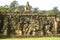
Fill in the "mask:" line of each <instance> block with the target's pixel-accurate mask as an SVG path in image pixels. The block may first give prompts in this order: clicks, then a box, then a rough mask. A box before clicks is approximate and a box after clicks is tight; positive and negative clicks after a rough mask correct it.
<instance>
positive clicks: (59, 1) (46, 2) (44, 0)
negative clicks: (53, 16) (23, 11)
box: [0, 0, 60, 10]
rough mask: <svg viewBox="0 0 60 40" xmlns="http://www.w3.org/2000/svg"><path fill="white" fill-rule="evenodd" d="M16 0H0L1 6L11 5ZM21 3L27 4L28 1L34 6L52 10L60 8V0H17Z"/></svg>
mask: <svg viewBox="0 0 60 40" xmlns="http://www.w3.org/2000/svg"><path fill="white" fill-rule="evenodd" d="M12 1H14V0H0V6H4V5H10V3H11V2H12ZM16 1H18V3H19V5H26V2H27V1H28V2H29V4H30V5H31V6H32V7H33V8H34V7H38V8H39V9H40V10H51V9H53V7H58V9H59V10H60V0H16Z"/></svg>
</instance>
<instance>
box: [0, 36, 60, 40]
mask: <svg viewBox="0 0 60 40" xmlns="http://www.w3.org/2000/svg"><path fill="white" fill-rule="evenodd" d="M0 40H60V37H37V38H35V37H34V38H32V37H31V38H6V39H0Z"/></svg>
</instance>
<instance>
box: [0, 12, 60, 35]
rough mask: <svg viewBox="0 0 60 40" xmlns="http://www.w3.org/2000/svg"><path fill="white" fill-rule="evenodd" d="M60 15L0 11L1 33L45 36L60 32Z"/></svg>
mask: <svg viewBox="0 0 60 40" xmlns="http://www.w3.org/2000/svg"><path fill="white" fill-rule="evenodd" d="M59 23H60V16H59V14H57V15H40V14H37V13H23V12H20V13H0V34H2V35H11V36H13V35H15V36H30V35H31V36H36V35H37V36H43V35H48V36H51V35H57V34H60V24H59Z"/></svg>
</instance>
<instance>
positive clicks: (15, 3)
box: [10, 0, 19, 12]
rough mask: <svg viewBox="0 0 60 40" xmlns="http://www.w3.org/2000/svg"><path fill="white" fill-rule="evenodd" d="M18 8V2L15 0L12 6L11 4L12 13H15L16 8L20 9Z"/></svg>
mask: <svg viewBox="0 0 60 40" xmlns="http://www.w3.org/2000/svg"><path fill="white" fill-rule="evenodd" d="M18 6H19V4H18V2H17V1H15V0H14V1H13V2H11V4H10V11H11V12H14V10H15V8H16V7H18Z"/></svg>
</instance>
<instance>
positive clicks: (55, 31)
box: [54, 19, 57, 34]
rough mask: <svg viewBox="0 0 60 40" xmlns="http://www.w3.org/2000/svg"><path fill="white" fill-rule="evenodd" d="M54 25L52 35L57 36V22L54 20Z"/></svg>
mask: <svg viewBox="0 0 60 40" xmlns="http://www.w3.org/2000/svg"><path fill="white" fill-rule="evenodd" d="M54 25H55V27H54V34H57V20H56V19H54Z"/></svg>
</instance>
